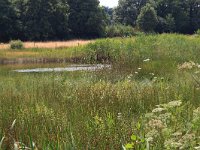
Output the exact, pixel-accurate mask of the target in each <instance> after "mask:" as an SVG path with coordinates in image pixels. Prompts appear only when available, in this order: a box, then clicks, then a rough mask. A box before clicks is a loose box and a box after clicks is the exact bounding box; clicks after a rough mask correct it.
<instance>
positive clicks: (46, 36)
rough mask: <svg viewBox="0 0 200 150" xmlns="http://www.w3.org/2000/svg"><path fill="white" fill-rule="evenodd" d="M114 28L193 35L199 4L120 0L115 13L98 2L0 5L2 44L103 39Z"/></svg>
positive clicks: (45, 0) (39, 0) (32, 0)
mask: <svg viewBox="0 0 200 150" xmlns="http://www.w3.org/2000/svg"><path fill="white" fill-rule="evenodd" d="M115 24H122V25H126V26H132V27H133V28H138V27H139V28H140V29H141V30H143V31H145V32H156V33H163V32H177V33H184V34H192V33H194V32H195V31H197V30H198V29H199V28H200V0H119V5H118V6H117V7H116V8H114V9H112V8H106V7H102V6H100V5H99V0H1V1H0V41H9V40H12V39H21V40H38V41H42V40H62V39H68V38H94V37H102V36H104V35H105V31H106V26H107V25H115ZM119 26H120V25H119ZM120 27H122V26H120ZM107 29H108V28H107Z"/></svg>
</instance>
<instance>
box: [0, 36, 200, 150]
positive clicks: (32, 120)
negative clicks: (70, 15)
mask: <svg viewBox="0 0 200 150" xmlns="http://www.w3.org/2000/svg"><path fill="white" fill-rule="evenodd" d="M199 41H200V39H199V38H197V37H192V36H183V35H174V34H172V35H171V34H164V35H148V36H139V37H135V38H125V39H121V38H117V39H102V40H97V41H96V42H95V43H91V44H89V45H86V46H83V47H80V49H79V51H80V52H82V54H81V55H80V57H81V58H82V59H84V60H85V62H88V63H92V62H93V63H96V62H104V63H112V65H113V68H112V69H111V70H110V69H105V70H102V71H96V72H71V73H70V72H65V73H56V72H55V73H41V74H38V73H33V74H29V73H26V74H19V73H16V72H13V71H12V70H14V69H16V68H15V67H14V66H1V67H0V79H1V80H0V97H1V99H0V101H1V103H0V118H1V119H0V129H1V130H0V139H1V138H2V137H5V139H4V140H3V142H2V144H1V146H2V149H12V148H13V145H14V143H15V142H16V141H17V142H22V143H24V144H25V145H26V146H27V147H30V148H31V147H33V146H32V143H33V142H34V143H35V145H36V146H37V148H38V149H44V150H47V149H51V150H55V149H59V150H61V149H99V150H102V149H113V150H116V149H122V145H123V146H124V147H126V148H128V146H129V147H133V143H138V142H136V141H135V139H137V140H138V141H139V143H138V144H137V145H135V146H134V149H138V150H139V149H141V148H148V146H147V144H149V147H150V148H152V149H158V150H159V149H176V148H174V147H167V146H166V145H167V143H166V142H167V139H172V137H170V136H164V135H163V132H162V133H161V132H159V136H158V137H157V138H154V139H153V142H150V141H149V142H147V141H148V140H149V139H148V136H147V135H149V134H148V133H149V132H150V131H151V128H150V127H149V126H148V125H149V121H151V120H148V118H145V117H144V116H145V114H146V113H149V112H151V111H152V110H153V109H154V108H155V106H156V105H158V104H168V103H169V102H170V101H178V100H181V102H182V104H181V106H180V107H181V108H180V111H177V112H176V108H174V109H172V110H171V109H170V110H166V111H167V113H172V112H173V113H172V118H171V120H169V121H171V123H172V124H170V123H168V124H167V127H168V128H169V129H170V130H172V131H168V130H166V133H168V134H173V133H175V132H176V131H177V132H178V131H181V132H182V135H183V136H184V135H186V133H187V134H190V131H189V129H190V128H189V127H188V124H191V123H193V121H192V120H193V118H194V116H195V115H193V110H195V109H197V108H198V107H199V101H200V92H199V86H200V85H199V80H200V74H199V64H198V63H199V59H198V55H199V49H200V44H199ZM70 50H71V51H73V50H74V49H70ZM75 55H76V54H75ZM75 55H73V56H75ZM190 61H194V63H193V62H190ZM185 62H186V63H185ZM22 67H23V66H20V68H22ZM33 67H34V66H33ZM164 106H166V105H162V107H164ZM168 111H169V112H168ZM170 111H172V112H170ZM174 111H175V112H174ZM154 117H155V116H154ZM158 117H159V116H158ZM15 119H16V123H15V125H14V127H13V129H12V130H10V127H11V125H12V123H13V120H15ZM157 120H158V119H157ZM175 120H177V121H175ZM163 122H164V121H163ZM161 124H162V123H161ZM199 131H200V130H199V126H196V128H195V130H193V129H192V130H191V134H193V133H194V134H195V138H198V137H199V136H200V132H199ZM168 134H167V135H168ZM176 140H177V139H175V142H176ZM196 141H197V142H196ZM127 143H130V144H129V145H128V146H127ZM198 144H199V143H198V140H195V143H194V144H191V143H190V144H189V149H193V148H194V147H197V146H198ZM32 149H34V148H32ZM186 149H188V147H187V148H186Z"/></svg>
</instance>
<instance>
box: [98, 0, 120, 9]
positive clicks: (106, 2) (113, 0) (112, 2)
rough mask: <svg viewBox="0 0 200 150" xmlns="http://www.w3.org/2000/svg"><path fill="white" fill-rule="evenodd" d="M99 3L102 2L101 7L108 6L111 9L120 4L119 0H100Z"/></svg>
mask: <svg viewBox="0 0 200 150" xmlns="http://www.w3.org/2000/svg"><path fill="white" fill-rule="evenodd" d="M99 1H100V5H103V6H108V7H110V8H113V7H115V6H117V4H118V0H99Z"/></svg>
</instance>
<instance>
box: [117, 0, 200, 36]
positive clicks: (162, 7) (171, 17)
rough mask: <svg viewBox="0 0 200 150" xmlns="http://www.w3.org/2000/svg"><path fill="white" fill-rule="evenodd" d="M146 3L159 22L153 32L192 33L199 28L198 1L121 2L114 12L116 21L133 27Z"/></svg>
mask: <svg viewBox="0 0 200 150" xmlns="http://www.w3.org/2000/svg"><path fill="white" fill-rule="evenodd" d="M147 3H150V4H151V5H152V6H153V7H154V9H155V10H156V11H157V15H158V21H159V22H158V26H157V27H156V28H155V30H154V31H155V32H159V33H162V32H179V33H194V32H195V31H196V30H197V29H198V28H200V20H199V18H200V1H199V0H189V1H186V0H156V1H154V0H121V1H120V2H119V6H118V7H117V9H116V10H115V18H116V21H118V22H120V23H122V24H128V25H132V26H135V21H136V20H135V15H136V17H137V16H138V15H139V14H140V11H141V8H142V7H143V6H145V5H146V4H147ZM136 10H137V12H136ZM127 20H128V21H127Z"/></svg>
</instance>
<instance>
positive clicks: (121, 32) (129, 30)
mask: <svg viewBox="0 0 200 150" xmlns="http://www.w3.org/2000/svg"><path fill="white" fill-rule="evenodd" d="M105 32H106V37H130V36H134V35H136V33H135V30H134V28H133V27H131V26H124V25H121V24H117V25H110V26H107V27H106V31H105Z"/></svg>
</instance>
